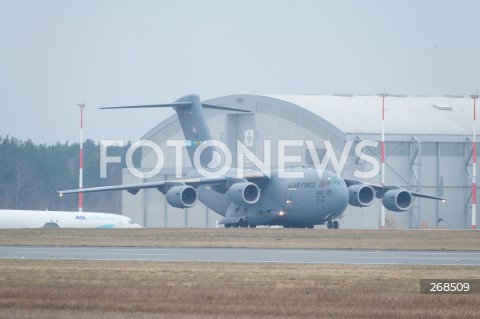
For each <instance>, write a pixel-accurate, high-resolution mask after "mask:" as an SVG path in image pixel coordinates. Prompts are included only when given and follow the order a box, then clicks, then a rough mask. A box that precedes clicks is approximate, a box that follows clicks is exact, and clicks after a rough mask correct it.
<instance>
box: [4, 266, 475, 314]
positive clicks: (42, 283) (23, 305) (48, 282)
mask: <svg viewBox="0 0 480 319" xmlns="http://www.w3.org/2000/svg"><path fill="white" fill-rule="evenodd" d="M421 278H449V279H455V278H480V272H479V271H478V268H475V267H464V266H451V267H430V266H417V267H412V266H408V267H407V266H372V265H368V266H350V265H283V264H243V263H242V264H231V263H177V262H175V263H145V262H103V261H102V262H88V261H65V260H46V261H45V260H44V261H32V260H29V261H27V260H2V261H1V262H0V317H1V318H12V319H16V318H35V319H42V318H67V319H68V318H332V317H334V318H432V319H433V318H479V308H478V305H479V303H480V294H476V295H475V294H472V295H425V294H420V293H419V279H421Z"/></svg>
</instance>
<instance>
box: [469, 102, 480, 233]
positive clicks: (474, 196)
mask: <svg viewBox="0 0 480 319" xmlns="http://www.w3.org/2000/svg"><path fill="white" fill-rule="evenodd" d="M470 97H471V98H472V99H473V137H472V229H477V110H476V108H477V105H476V104H477V103H476V102H477V99H478V94H474V95H470Z"/></svg>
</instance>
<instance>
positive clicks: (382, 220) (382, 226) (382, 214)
mask: <svg viewBox="0 0 480 319" xmlns="http://www.w3.org/2000/svg"><path fill="white" fill-rule="evenodd" d="M378 95H379V96H381V97H382V139H381V148H382V150H381V152H382V153H381V166H380V169H381V171H382V182H381V184H382V186H384V185H385V97H387V96H388V94H387V93H386V92H384V93H380V94H378ZM380 229H385V206H383V205H381V208H380Z"/></svg>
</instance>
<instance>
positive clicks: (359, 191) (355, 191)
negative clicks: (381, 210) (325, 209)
mask: <svg viewBox="0 0 480 319" xmlns="http://www.w3.org/2000/svg"><path fill="white" fill-rule="evenodd" d="M374 199H375V190H374V189H373V187H372V186H370V185H365V184H355V185H352V186H350V187H349V188H348V203H349V204H350V205H352V206H356V207H366V206H370V205H372V203H373V200H374Z"/></svg>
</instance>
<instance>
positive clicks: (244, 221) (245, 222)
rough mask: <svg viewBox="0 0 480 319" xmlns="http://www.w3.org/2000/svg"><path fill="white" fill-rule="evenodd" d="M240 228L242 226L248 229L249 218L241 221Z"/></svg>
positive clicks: (239, 222)
mask: <svg viewBox="0 0 480 319" xmlns="http://www.w3.org/2000/svg"><path fill="white" fill-rule="evenodd" d="M238 226H240V227H248V222H247V218H246V217H242V218H240V220H239V221H238Z"/></svg>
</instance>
